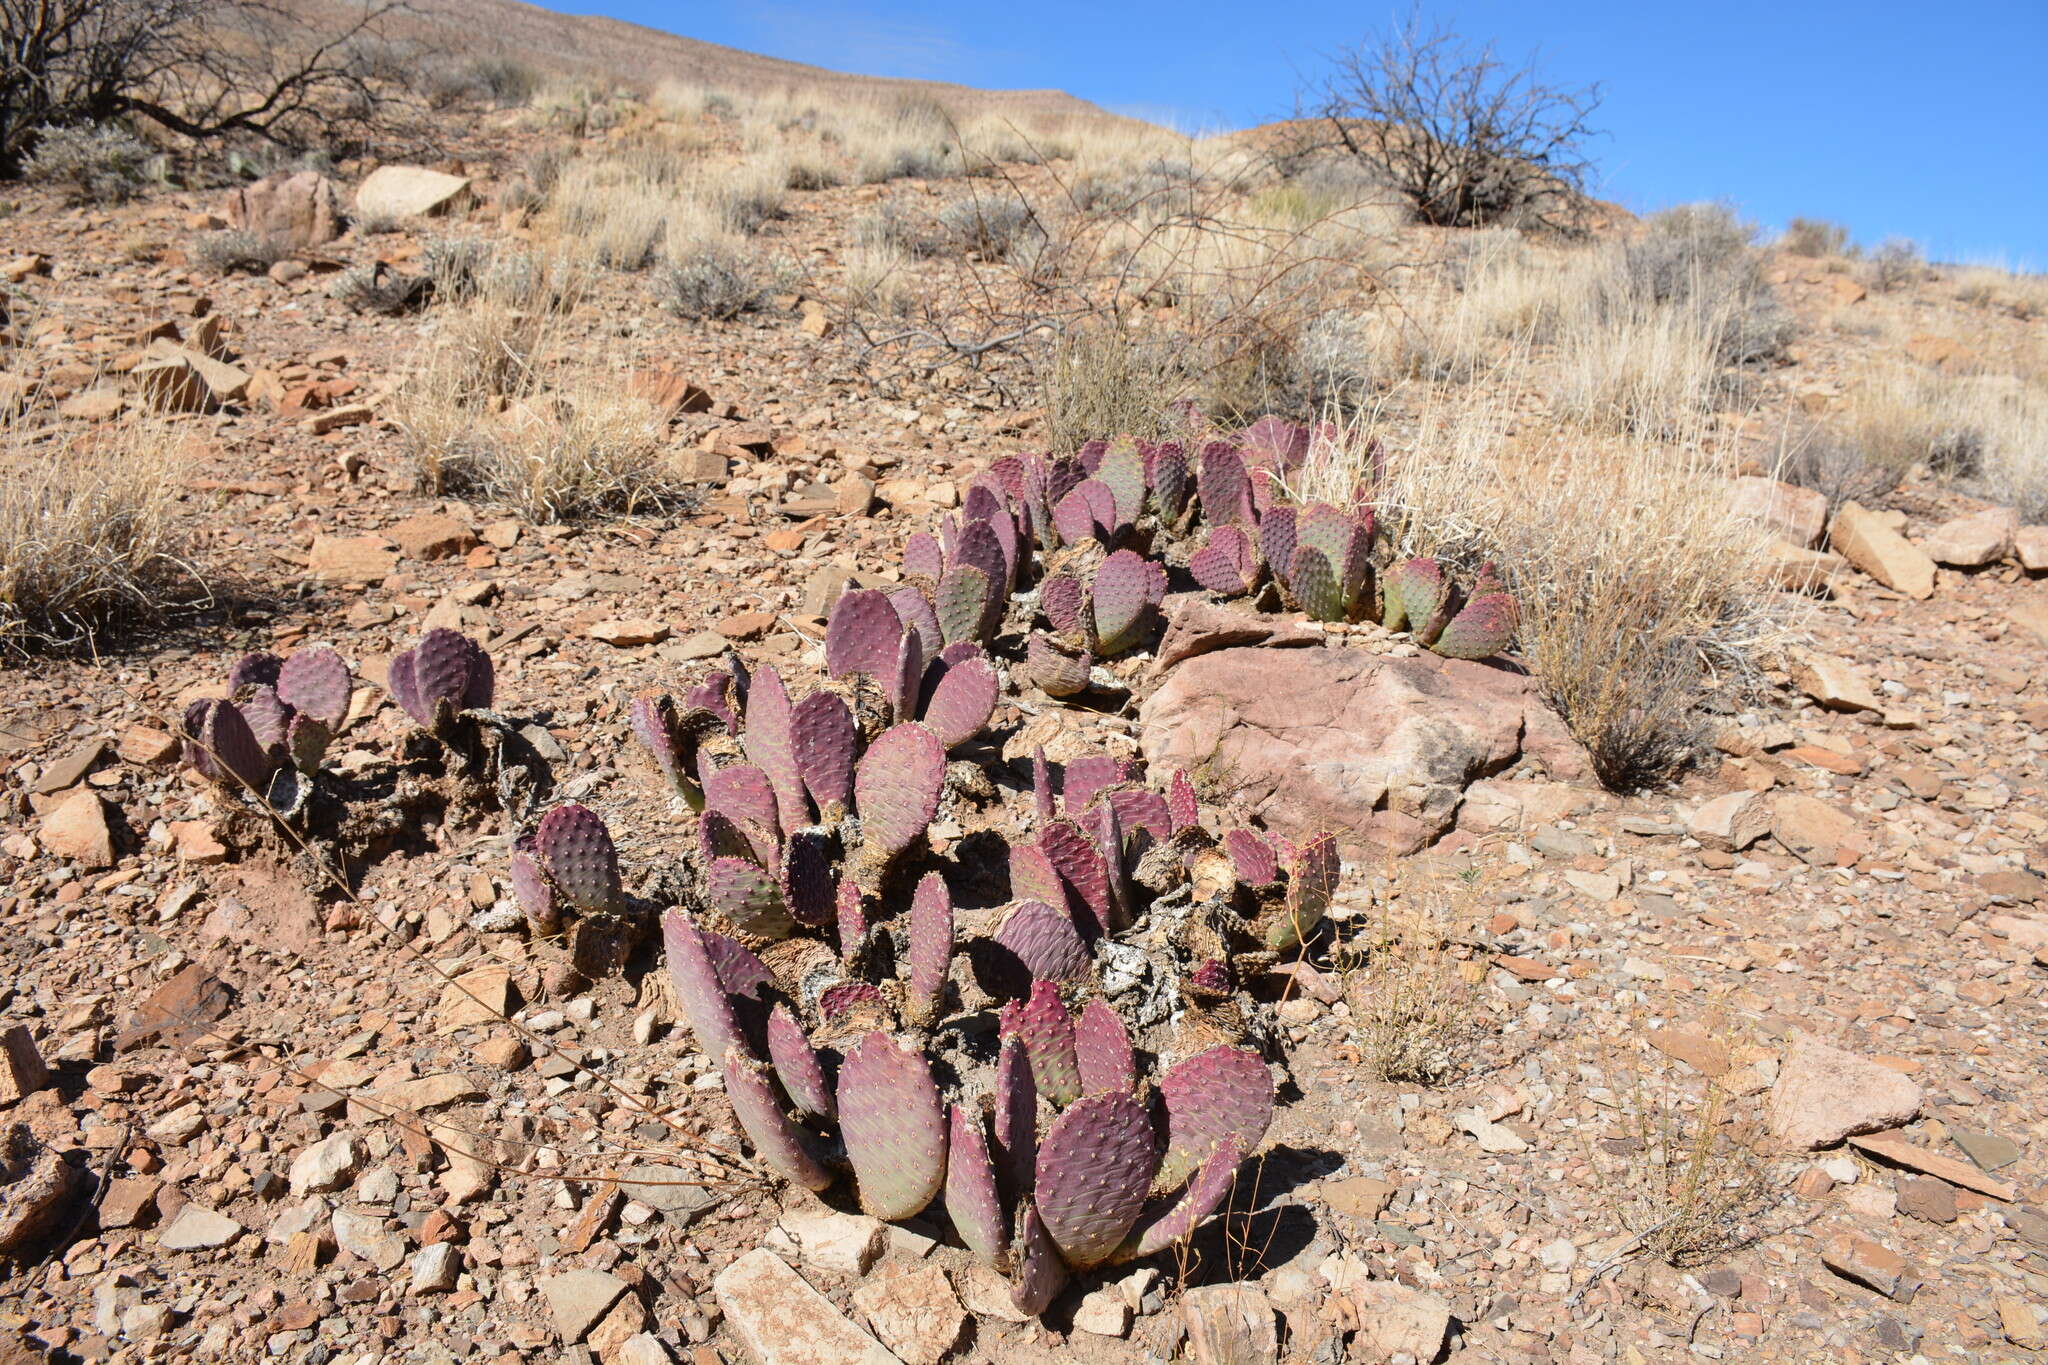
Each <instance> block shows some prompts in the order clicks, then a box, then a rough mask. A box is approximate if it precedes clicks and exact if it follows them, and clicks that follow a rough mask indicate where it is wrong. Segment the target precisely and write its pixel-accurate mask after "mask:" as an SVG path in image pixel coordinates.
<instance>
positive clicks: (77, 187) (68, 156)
mask: <svg viewBox="0 0 2048 1365" xmlns="http://www.w3.org/2000/svg"><path fill="white" fill-rule="evenodd" d="M10 75H12V73H10ZM154 155H155V153H154V152H152V151H151V150H150V148H149V145H148V144H147V143H145V142H143V141H142V140H141V139H139V138H137V137H136V136H135V135H134V134H133V133H130V132H129V131H128V130H127V129H125V128H123V127H121V126H120V125H118V124H113V123H88V124H81V125H79V126H77V127H72V128H43V129H41V130H39V131H38V132H37V133H36V135H35V150H34V151H33V152H31V153H30V154H29V156H28V159H27V160H26V161H25V162H24V163H23V164H22V168H21V174H22V178H23V179H24V180H27V181H29V182H31V183H33V184H40V185H50V186H54V187H56V188H57V189H60V190H62V191H63V192H64V195H65V197H66V198H67V199H69V200H70V201H71V202H72V203H74V204H119V203H124V202H126V201H127V200H129V199H131V198H133V197H134V196H135V195H137V194H139V193H140V192H141V191H142V188H143V187H144V186H145V185H147V184H148V183H149V160H150V158H151V157H152V156H154Z"/></svg>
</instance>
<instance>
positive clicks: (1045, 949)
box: [994, 900, 1088, 981]
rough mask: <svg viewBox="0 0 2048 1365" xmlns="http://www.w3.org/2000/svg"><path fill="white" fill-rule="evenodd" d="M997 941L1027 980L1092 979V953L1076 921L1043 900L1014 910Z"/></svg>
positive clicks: (998, 932) (1027, 902)
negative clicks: (1090, 955)
mask: <svg viewBox="0 0 2048 1365" xmlns="http://www.w3.org/2000/svg"><path fill="white" fill-rule="evenodd" d="M994 937H995V941H996V943H997V944H998V945H1000V946H1001V947H1002V948H1003V949H1005V950H1006V951H1008V952H1009V953H1010V954H1011V955H1013V956H1014V957H1015V958H1016V959H1017V962H1018V964H1019V966H1020V967H1021V968H1022V970H1023V972H1024V973H1025V976H1026V979H1032V978H1037V979H1040V980H1045V981H1081V980H1085V979H1086V978H1087V976H1088V949H1087V946H1086V945H1085V944H1083V943H1082V942H1081V935H1080V933H1079V931H1077V930H1076V929H1075V928H1074V917H1073V916H1072V915H1070V914H1068V913H1067V912H1066V911H1065V910H1056V909H1054V908H1053V907H1052V906H1050V905H1048V904H1046V903H1045V902H1044V901H1042V900H1025V901H1019V902H1017V903H1016V904H1015V905H1013V906H1011V907H1010V912H1009V913H1008V914H1007V915H1005V916H1003V922H1002V923H1001V924H1000V925H999V926H997V928H996V932H995V935H994Z"/></svg>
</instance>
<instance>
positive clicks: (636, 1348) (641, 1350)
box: [607, 1332, 675, 1365]
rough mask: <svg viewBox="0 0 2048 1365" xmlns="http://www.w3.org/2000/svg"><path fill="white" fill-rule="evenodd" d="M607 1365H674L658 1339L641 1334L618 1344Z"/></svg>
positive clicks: (664, 1346)
mask: <svg viewBox="0 0 2048 1365" xmlns="http://www.w3.org/2000/svg"><path fill="white" fill-rule="evenodd" d="M607 1365H675V1357H674V1356H673V1355H671V1354H669V1349H668V1347H667V1346H666V1345H664V1344H663V1343H662V1340H661V1338H660V1337H658V1336H655V1335H654V1334H653V1333H652V1332H641V1333H639V1334H637V1335H635V1336H630V1337H627V1338H626V1339H625V1340H624V1341H622V1342H620V1343H619V1349H618V1352H617V1354H615V1355H614V1356H613V1357H612V1359H611V1360H610V1361H609V1362H607Z"/></svg>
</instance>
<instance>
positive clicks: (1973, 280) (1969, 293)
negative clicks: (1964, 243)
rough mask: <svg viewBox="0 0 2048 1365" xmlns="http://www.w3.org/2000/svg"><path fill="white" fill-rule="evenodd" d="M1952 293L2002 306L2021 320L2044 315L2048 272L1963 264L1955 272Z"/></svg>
mask: <svg viewBox="0 0 2048 1365" xmlns="http://www.w3.org/2000/svg"><path fill="white" fill-rule="evenodd" d="M1954 278H1955V288H1956V297H1957V298H1958V299H1961V300H1962V301H1963V302H1964V303H1973V304H1977V305H1979V306H1981V307H1986V308H2002V309H2005V310H2006V311H2008V312H2010V313H2011V314H2012V315H2013V316H2014V317H2016V318H2019V319H2020V320H2021V321H2023V322H2025V321H2031V320H2032V319H2034V318H2038V317H2043V316H2048V275H2044V274H2040V273H2039V272H2028V271H2019V270H2012V269H2010V268H2008V267H2006V266H2002V265H1966V266H1963V267H1962V268H1960V269H1959V270H1957V271H1956V272H1955V277H1954Z"/></svg>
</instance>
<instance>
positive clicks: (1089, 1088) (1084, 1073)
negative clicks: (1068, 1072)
mask: <svg viewBox="0 0 2048 1365" xmlns="http://www.w3.org/2000/svg"><path fill="white" fill-rule="evenodd" d="M1074 1060H1075V1064H1076V1065H1077V1066H1078V1067H1079V1069H1080V1072H1081V1093H1082V1094H1084V1095H1109V1094H1117V1095H1132V1094H1136V1093H1137V1089H1138V1058H1137V1055H1136V1054H1135V1053H1134V1052H1133V1051H1132V1050H1131V1035H1130V1032H1129V1031H1128V1030H1127V1029H1125V1028H1124V1021H1123V1019H1122V1018H1121V1017H1120V1016H1119V1015H1118V1014H1117V1012H1116V1010H1115V1009H1114V1008H1112V1007H1111V1005H1110V1003H1109V1002H1108V1001H1107V1000H1090V1001H1089V1002H1088V1003H1087V1004H1086V1005H1085V1006H1083V1007H1082V1010H1081V1017H1080V1018H1078V1019H1076V1020H1075V1021H1074Z"/></svg>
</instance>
